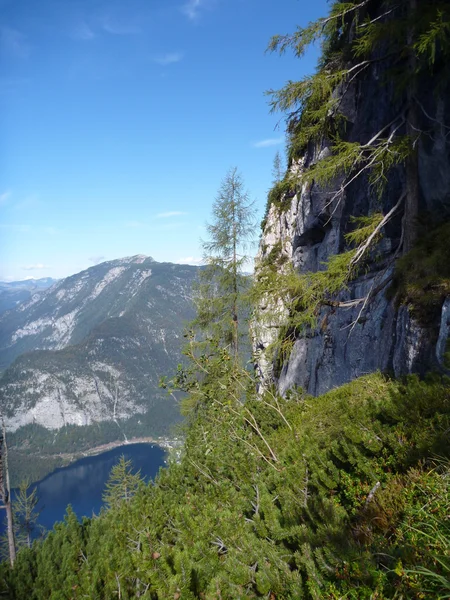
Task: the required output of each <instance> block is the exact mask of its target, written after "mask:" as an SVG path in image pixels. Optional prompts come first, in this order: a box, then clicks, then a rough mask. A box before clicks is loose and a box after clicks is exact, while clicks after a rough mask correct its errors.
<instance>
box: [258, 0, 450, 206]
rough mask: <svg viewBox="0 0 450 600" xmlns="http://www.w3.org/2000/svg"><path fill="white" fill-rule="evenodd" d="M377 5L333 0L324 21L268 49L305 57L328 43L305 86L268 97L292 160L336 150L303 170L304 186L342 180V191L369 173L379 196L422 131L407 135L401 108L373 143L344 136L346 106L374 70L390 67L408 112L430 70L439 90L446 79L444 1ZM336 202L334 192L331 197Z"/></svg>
mask: <svg viewBox="0 0 450 600" xmlns="http://www.w3.org/2000/svg"><path fill="white" fill-rule="evenodd" d="M380 4H381V3H372V2H368V1H362V2H358V1H355V2H341V1H339V0H335V1H334V2H333V3H332V6H331V8H330V13H329V15H328V16H327V17H323V18H320V19H318V20H317V21H315V22H313V23H310V24H309V25H308V26H307V27H305V28H298V29H297V30H296V31H295V32H294V33H293V34H290V35H277V36H274V37H273V38H272V40H271V42H270V44H269V47H268V50H269V51H272V52H274V51H276V52H279V53H281V54H282V53H284V52H286V51H287V50H291V51H292V52H293V53H294V55H295V56H297V57H302V56H303V54H304V52H305V49H306V48H307V47H308V46H309V45H310V44H312V43H314V42H316V41H318V40H321V41H322V45H323V54H322V59H321V61H320V64H319V68H318V70H317V72H316V73H315V74H313V75H310V76H307V77H305V78H304V79H303V80H301V81H288V82H287V83H286V84H285V86H284V87H283V88H281V89H280V90H270V91H269V92H268V94H269V95H270V97H271V100H270V105H271V109H272V110H274V111H282V112H284V113H287V129H288V134H289V148H288V154H289V162H290V163H292V162H293V161H296V160H298V159H299V158H300V157H301V156H302V155H304V154H305V152H306V150H307V148H309V149H310V150H311V149H312V148H313V147H320V146H321V145H322V143H323V142H325V143H326V144H327V145H329V146H330V148H331V150H332V152H331V154H330V155H329V156H328V157H327V158H325V159H322V160H319V161H317V162H316V161H312V164H311V165H310V166H309V167H308V168H306V169H305V170H304V171H303V172H301V174H300V175H299V176H298V177H299V178H300V180H301V182H302V183H303V182H310V183H311V182H314V183H316V184H318V185H329V184H330V183H332V182H333V181H334V180H335V179H336V178H340V179H341V181H342V182H343V183H342V184H340V185H342V189H345V186H346V184H347V183H348V182H349V181H353V180H354V179H356V178H357V177H360V176H361V175H363V174H365V175H367V176H368V179H369V182H370V183H371V184H372V185H373V186H374V187H375V189H376V192H377V193H378V194H379V195H381V193H382V191H383V189H384V188H385V184H386V182H387V176H388V173H389V172H390V171H391V170H392V168H393V167H395V166H396V165H398V164H401V163H403V162H404V161H405V160H406V158H407V157H408V156H411V155H412V154H413V153H414V147H415V145H416V144H417V139H418V138H419V137H420V136H421V135H422V133H423V132H421V131H420V130H419V129H416V130H414V131H410V132H409V136H405V134H404V131H405V129H404V125H405V113H404V109H402V110H401V111H400V112H399V114H398V115H397V117H396V118H395V119H394V121H393V122H391V123H387V122H386V123H385V124H383V126H382V128H381V129H380V131H379V132H377V133H376V134H375V135H374V136H373V137H372V138H371V139H370V140H359V141H352V142H349V141H348V140H346V139H345V130H346V123H345V117H344V115H343V114H342V112H341V110H340V107H341V104H342V102H343V100H344V98H345V96H346V94H347V93H348V92H349V90H350V89H351V88H352V86H354V85H355V83H357V82H359V81H362V80H363V78H364V77H365V76H366V74H367V70H368V69H371V68H372V66H373V65H377V67H378V66H379V65H381V66H382V67H383V68H384V69H385V71H386V73H387V77H386V80H387V79H389V81H390V82H392V81H394V82H395V87H396V94H397V96H398V99H400V98H403V103H406V104H408V103H409V105H408V110H416V109H417V107H412V106H411V102H413V103H415V102H416V100H415V99H413V100H412V101H411V96H413V95H414V93H413V90H415V89H416V88H417V85H418V84H419V83H420V82H421V81H422V80H423V78H424V76H428V74H429V72H430V69H431V71H432V73H433V76H434V77H435V81H436V86H439V85H440V82H441V81H443V80H445V78H446V77H447V76H446V72H445V64H446V63H445V61H446V59H447V58H448V56H449V55H450V24H449V10H448V5H447V3H446V2H443V1H442V0H432V1H431V2H420V3H414V4H412V3H407V2H393V1H391V0H387V1H386V2H384V3H383V4H382V6H380ZM383 63H384V64H383ZM386 80H384V79H383V78H382V81H381V82H380V83H381V84H382V85H384V84H385V83H386ZM401 104H402V101H400V102H399V105H401ZM406 104H405V106H406ZM420 110H421V109H420ZM374 133H375V132H374ZM310 154H311V152H310ZM339 198H340V196H339V195H336V197H335V198H334V200H335V201H339ZM272 199H273V200H276V198H275V197H273V198H272ZM278 202H280V200H278ZM269 203H270V199H269Z"/></svg>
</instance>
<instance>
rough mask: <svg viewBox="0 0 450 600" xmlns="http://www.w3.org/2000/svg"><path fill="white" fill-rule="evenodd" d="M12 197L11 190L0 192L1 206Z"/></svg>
mask: <svg viewBox="0 0 450 600" xmlns="http://www.w3.org/2000/svg"><path fill="white" fill-rule="evenodd" d="M10 197H11V191H10V190H6V192H3V193H2V194H0V206H3V205H4V204H6V203H7V202H8V199H9V198H10Z"/></svg>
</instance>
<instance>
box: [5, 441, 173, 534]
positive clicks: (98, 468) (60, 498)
mask: <svg viewBox="0 0 450 600" xmlns="http://www.w3.org/2000/svg"><path fill="white" fill-rule="evenodd" d="M122 454H123V455H124V456H125V458H126V459H127V460H132V461H133V472H136V471H139V470H140V472H141V476H142V477H143V478H144V479H145V480H146V481H149V480H150V479H153V478H154V477H155V475H156V474H157V473H158V471H159V469H160V467H163V466H164V464H165V463H164V460H165V458H166V456H167V455H166V452H165V450H164V449H163V448H161V447H160V446H155V445H152V444H142V443H141V444H127V445H124V446H119V447H118V448H114V449H113V450H109V451H108V452H104V453H102V454H97V455H96V456H88V457H86V458H82V459H80V460H77V461H76V462H74V463H73V464H71V465H69V466H68V467H63V468H60V469H57V470H56V471H53V473H50V475H47V477H45V478H44V479H42V480H41V481H38V482H36V483H33V484H32V486H31V488H34V487H36V488H37V492H38V497H39V504H38V508H40V509H41V513H40V515H39V520H38V523H39V524H40V525H42V526H43V527H45V528H46V529H47V530H49V529H52V528H53V525H54V524H55V523H56V522H57V521H62V520H63V518H64V515H65V512H66V507H67V505H68V504H71V505H72V508H73V510H74V512H75V514H76V515H77V516H78V517H79V518H81V517H82V516H87V517H91V516H92V514H93V513H94V514H98V512H99V511H100V508H101V506H102V504H103V503H102V494H103V492H104V490H105V484H106V482H107V480H108V478H109V475H110V472H111V469H112V467H113V466H114V465H115V464H116V463H117V462H118V460H119V458H120V456H121V455H122ZM13 493H14V490H13ZM13 497H14V496H13Z"/></svg>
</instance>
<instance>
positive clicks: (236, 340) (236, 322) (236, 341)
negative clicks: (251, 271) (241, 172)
mask: <svg viewBox="0 0 450 600" xmlns="http://www.w3.org/2000/svg"><path fill="white" fill-rule="evenodd" d="M235 195H236V192H235V190H234V182H233V308H232V310H233V327H234V340H233V342H234V343H233V350H234V359H235V361H236V362H237V359H238V354H239V320H238V311H237V298H238V282H237V277H238V274H237V231H236V225H237V223H236V198H235Z"/></svg>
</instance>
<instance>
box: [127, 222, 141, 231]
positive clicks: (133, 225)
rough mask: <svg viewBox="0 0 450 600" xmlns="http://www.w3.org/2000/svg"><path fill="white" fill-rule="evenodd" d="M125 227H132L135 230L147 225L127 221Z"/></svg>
mask: <svg viewBox="0 0 450 600" xmlns="http://www.w3.org/2000/svg"><path fill="white" fill-rule="evenodd" d="M125 227H131V228H133V229H138V228H140V227H145V224H144V223H141V221H127V222H126V223H125Z"/></svg>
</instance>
